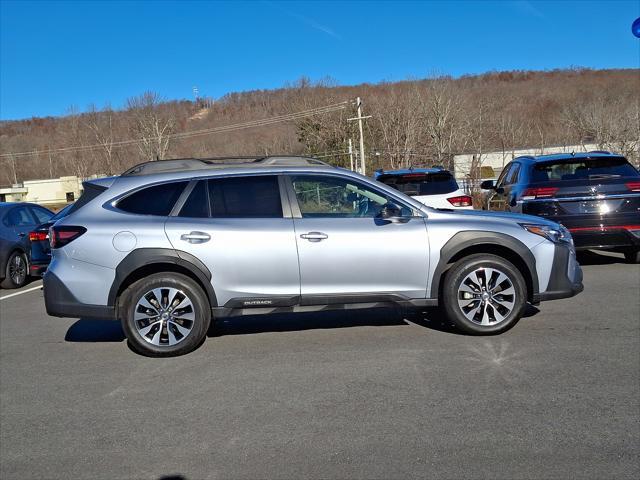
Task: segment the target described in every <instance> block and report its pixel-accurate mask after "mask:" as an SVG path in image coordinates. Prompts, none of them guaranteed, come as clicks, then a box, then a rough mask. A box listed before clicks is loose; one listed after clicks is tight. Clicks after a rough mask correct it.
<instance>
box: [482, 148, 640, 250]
mask: <svg viewBox="0 0 640 480" xmlns="http://www.w3.org/2000/svg"><path fill="white" fill-rule="evenodd" d="M490 183H491V182H488V183H487V184H486V186H488V187H490V188H491V189H492V190H493V192H492V194H491V197H490V199H489V208H490V209H492V210H506V211H510V212H516V213H524V214H528V215H535V216H539V217H542V218H547V219H549V220H552V221H554V222H557V223H560V224H562V225H564V226H565V227H567V228H568V229H569V231H571V233H572V235H573V238H574V241H575V245H576V248H578V249H586V248H602V249H612V248H621V249H635V250H636V251H637V250H640V173H638V171H637V170H636V169H635V168H634V167H633V166H632V165H631V164H629V163H628V162H627V160H626V159H625V158H624V157H622V156H621V155H617V154H612V153H608V152H586V153H574V154H555V155H543V156H538V157H518V158H515V159H514V160H513V161H512V162H510V163H509V164H507V165H506V166H505V168H504V170H503V171H502V174H501V175H500V178H499V179H498V181H497V183H496V184H495V185H491V184H490Z"/></svg>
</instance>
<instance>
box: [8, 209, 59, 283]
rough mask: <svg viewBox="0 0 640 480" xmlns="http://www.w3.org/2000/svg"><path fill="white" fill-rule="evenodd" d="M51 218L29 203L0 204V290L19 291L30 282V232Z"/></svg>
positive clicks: (46, 212) (50, 215)
mask: <svg viewBox="0 0 640 480" xmlns="http://www.w3.org/2000/svg"><path fill="white" fill-rule="evenodd" d="M52 216H53V212H50V211H49V210H47V209H46V208H43V207H40V206H38V205H34V204H32V203H6V202H0V287H2V288H19V287H22V286H23V285H24V284H25V283H27V280H28V278H29V262H30V257H31V245H30V244H29V232H30V231H31V230H33V229H34V228H35V227H36V226H37V225H40V224H41V223H44V222H47V221H48V220H49V219H50V218H51V217H52Z"/></svg>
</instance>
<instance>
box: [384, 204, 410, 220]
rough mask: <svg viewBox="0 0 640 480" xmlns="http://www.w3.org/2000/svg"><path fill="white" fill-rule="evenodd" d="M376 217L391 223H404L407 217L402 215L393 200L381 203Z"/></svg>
mask: <svg viewBox="0 0 640 480" xmlns="http://www.w3.org/2000/svg"><path fill="white" fill-rule="evenodd" d="M378 217H379V218H381V219H383V220H386V221H388V222H391V223H406V222H407V221H409V218H408V217H403V216H402V209H401V208H400V207H399V206H398V205H396V204H395V203H393V202H387V203H385V204H384V205H383V207H382V210H380V213H379V214H378Z"/></svg>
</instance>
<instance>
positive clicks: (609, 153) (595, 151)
mask: <svg viewBox="0 0 640 480" xmlns="http://www.w3.org/2000/svg"><path fill="white" fill-rule="evenodd" d="M587 153H606V154H608V155H611V152H608V151H606V150H589V151H588V152H587Z"/></svg>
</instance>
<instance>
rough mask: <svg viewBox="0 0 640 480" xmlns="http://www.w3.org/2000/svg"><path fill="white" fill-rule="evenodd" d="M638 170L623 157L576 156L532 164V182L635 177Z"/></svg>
mask: <svg viewBox="0 0 640 480" xmlns="http://www.w3.org/2000/svg"><path fill="white" fill-rule="evenodd" d="M638 175H640V174H639V173H638V171H637V170H636V169H635V168H634V167H633V166H632V165H631V164H630V163H629V162H628V161H627V160H626V159H625V158H624V157H609V158H576V159H570V158H569V159H563V160H554V161H550V162H541V163H538V164H536V165H535V166H534V168H533V175H532V177H531V181H532V183H538V182H549V181H551V182H556V181H563V180H597V179H602V178H616V177H637V176H638Z"/></svg>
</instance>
